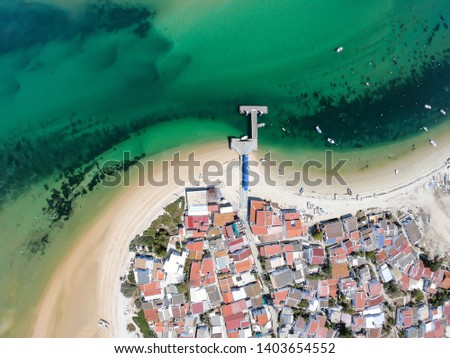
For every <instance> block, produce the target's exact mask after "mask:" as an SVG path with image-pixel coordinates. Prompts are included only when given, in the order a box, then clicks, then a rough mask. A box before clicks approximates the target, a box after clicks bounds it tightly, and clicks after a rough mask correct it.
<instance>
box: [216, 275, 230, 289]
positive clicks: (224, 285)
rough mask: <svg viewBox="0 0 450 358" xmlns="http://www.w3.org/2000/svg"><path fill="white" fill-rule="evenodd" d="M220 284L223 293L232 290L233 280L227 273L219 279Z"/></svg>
mask: <svg viewBox="0 0 450 358" xmlns="http://www.w3.org/2000/svg"><path fill="white" fill-rule="evenodd" d="M219 286H220V290H221V291H222V293H224V292H227V291H229V290H231V288H232V287H233V280H232V278H231V276H230V275H226V276H224V277H221V278H220V279H219Z"/></svg>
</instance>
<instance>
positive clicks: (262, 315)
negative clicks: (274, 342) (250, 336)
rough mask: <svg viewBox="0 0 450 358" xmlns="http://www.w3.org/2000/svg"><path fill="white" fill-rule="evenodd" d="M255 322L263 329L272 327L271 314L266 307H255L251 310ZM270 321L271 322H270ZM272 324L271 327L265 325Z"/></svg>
mask: <svg viewBox="0 0 450 358" xmlns="http://www.w3.org/2000/svg"><path fill="white" fill-rule="evenodd" d="M251 313H252V318H253V322H254V323H255V324H256V325H258V326H259V328H260V329H261V330H263V331H267V329H269V328H270V327H271V324H270V323H271V322H270V314H269V312H268V311H267V310H266V308H265V307H259V308H254V309H252V311H251ZM268 323H269V324H268ZM265 326H270V327H265Z"/></svg>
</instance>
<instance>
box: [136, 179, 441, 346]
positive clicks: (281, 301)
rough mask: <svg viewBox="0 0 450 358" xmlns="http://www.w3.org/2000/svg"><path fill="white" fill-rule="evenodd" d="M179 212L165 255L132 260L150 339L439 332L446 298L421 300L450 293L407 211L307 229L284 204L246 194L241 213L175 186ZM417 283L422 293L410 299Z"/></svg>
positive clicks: (209, 194)
mask: <svg viewBox="0 0 450 358" xmlns="http://www.w3.org/2000/svg"><path fill="white" fill-rule="evenodd" d="M183 219H184V220H183V222H184V225H183V227H182V228H180V230H179V233H178V235H175V236H174V237H173V238H171V241H170V243H169V245H168V248H167V256H166V257H165V258H162V259H161V258H156V257H154V256H151V255H137V256H136V260H135V270H134V272H135V278H136V282H137V283H138V286H139V289H140V293H141V301H142V309H143V311H144V314H145V317H146V319H147V321H148V322H149V325H150V327H151V328H152V329H153V330H154V331H155V333H156V334H157V335H158V337H186V338H188V337H192V338H194V337H214V338H219V337H240V338H248V337H255V336H259V337H264V336H275V337H318V338H331V337H339V336H343V335H345V336H354V337H381V336H388V335H389V334H390V335H391V336H393V332H395V333H396V335H397V336H399V335H400V336H405V337H444V336H447V337H448V336H450V325H449V322H450V301H448V300H447V301H446V302H444V303H443V304H442V305H438V306H432V305H431V304H429V303H427V301H426V298H427V297H431V296H432V295H434V294H436V293H437V292H438V290H448V289H449V288H450V273H449V271H447V270H444V269H442V268H439V269H438V270H437V271H435V272H433V271H431V269H430V268H429V267H425V265H424V263H423V261H422V260H421V259H420V258H419V252H418V249H417V248H416V247H415V244H416V243H417V242H418V241H419V240H420V232H419V230H418V229H417V225H416V224H415V222H414V220H412V219H411V218H409V217H406V218H403V219H402V220H401V224H400V223H398V222H395V221H394V220H393V219H392V217H391V215H390V214H389V213H385V212H380V213H371V214H369V215H362V216H360V217H358V218H357V217H354V216H352V215H346V216H343V217H341V218H339V219H334V220H329V221H326V222H321V223H320V224H319V225H315V226H314V227H310V226H309V225H308V224H307V223H306V220H305V219H304V216H303V214H302V213H300V212H298V211H296V210H295V209H282V208H280V207H278V206H277V205H275V204H273V203H270V202H267V201H265V200H261V199H250V201H249V210H248V214H247V217H245V218H242V216H241V217H240V216H239V215H238V212H236V211H235V210H234V208H233V207H232V206H231V205H230V204H229V203H228V202H227V201H225V200H224V199H223V198H222V197H221V194H220V191H219V189H218V188H214V187H212V188H195V189H187V190H186V209H185V215H184V218H183ZM313 231H314V232H313ZM417 290H419V291H421V292H423V293H424V294H425V298H424V300H423V302H415V303H414V304H413V303H412V302H413V301H412V298H411V292H416V291H417ZM394 336H395V334H394Z"/></svg>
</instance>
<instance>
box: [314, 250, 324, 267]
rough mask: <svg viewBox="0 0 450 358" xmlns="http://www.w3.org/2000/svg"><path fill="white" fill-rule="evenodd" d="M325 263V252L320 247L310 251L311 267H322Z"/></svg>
mask: <svg viewBox="0 0 450 358" xmlns="http://www.w3.org/2000/svg"><path fill="white" fill-rule="evenodd" d="M324 261H325V251H324V250H323V248H321V247H315V248H313V249H312V257H311V265H322V264H323V263H324Z"/></svg>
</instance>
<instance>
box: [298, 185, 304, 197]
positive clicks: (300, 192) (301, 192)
mask: <svg viewBox="0 0 450 358" xmlns="http://www.w3.org/2000/svg"><path fill="white" fill-rule="evenodd" d="M304 191H305V189H304V188H303V187H302V188H300V190H299V191H298V193H299V194H300V195H302V194H303V192H304Z"/></svg>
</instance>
